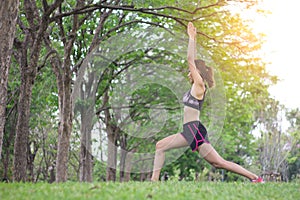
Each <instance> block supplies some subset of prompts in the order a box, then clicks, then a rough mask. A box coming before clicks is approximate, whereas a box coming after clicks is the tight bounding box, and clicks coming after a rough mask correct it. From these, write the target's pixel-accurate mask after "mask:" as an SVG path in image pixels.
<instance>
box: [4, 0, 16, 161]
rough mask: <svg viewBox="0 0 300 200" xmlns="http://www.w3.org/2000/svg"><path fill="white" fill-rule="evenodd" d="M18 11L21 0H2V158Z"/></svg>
mask: <svg viewBox="0 0 300 200" xmlns="http://www.w3.org/2000/svg"><path fill="white" fill-rule="evenodd" d="M18 11H19V0H14V1H11V0H2V1H1V2H0V19H1V20H0V21H1V24H0V29H1V31H0V44H1V46H0V65H1V66H0V160H1V152H2V143H3V135H4V125H5V110H6V100H7V81H8V72H9V67H10V63H11V54H12V47H13V42H14V38H15V32H16V21H17V16H18Z"/></svg>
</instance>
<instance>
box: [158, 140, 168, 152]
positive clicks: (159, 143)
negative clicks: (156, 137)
mask: <svg viewBox="0 0 300 200" xmlns="http://www.w3.org/2000/svg"><path fill="white" fill-rule="evenodd" d="M165 146H166V145H165V144H164V142H163V141H162V140H160V141H158V142H157V143H156V146H155V148H156V150H163V149H164V148H165Z"/></svg>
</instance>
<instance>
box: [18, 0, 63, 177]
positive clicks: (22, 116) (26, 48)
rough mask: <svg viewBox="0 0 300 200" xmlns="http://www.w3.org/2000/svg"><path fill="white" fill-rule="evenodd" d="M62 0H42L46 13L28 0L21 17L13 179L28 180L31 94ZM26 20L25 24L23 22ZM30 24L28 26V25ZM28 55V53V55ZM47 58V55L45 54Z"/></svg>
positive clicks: (25, 2) (19, 22)
mask: <svg viewBox="0 0 300 200" xmlns="http://www.w3.org/2000/svg"><path fill="white" fill-rule="evenodd" d="M61 2H62V1H61V0H57V1H55V2H54V3H53V4H51V5H48V3H47V2H46V1H43V10H44V13H42V14H40V13H39V9H38V5H37V2H35V1H31V0H25V1H24V2H23V4H22V7H21V10H22V11H24V13H25V16H23V15H21V13H19V14H20V16H19V18H20V20H19V21H18V27H19V31H20V32H21V33H23V34H24V35H22V37H21V35H18V36H17V38H16V39H15V41H16V42H15V48H16V49H17V51H18V54H17V58H16V60H18V61H19V62H20V63H19V65H20V71H21V86H20V97H19V102H18V120H17V125H16V138H15V144H14V180H15V181H26V176H27V174H26V170H27V153H28V149H27V144H28V137H29V119H30V105H31V97H32V87H33V84H34V81H35V78H36V75H37V71H38V70H39V68H41V67H43V62H42V65H39V59H40V53H41V49H42V42H43V37H44V36H45V33H46V30H47V29H48V26H49V22H50V21H49V19H50V15H51V14H52V12H53V11H54V10H55V9H56V8H57V7H58V6H59V5H60V3H61ZM23 20H24V21H25V22H26V23H24V21H23ZM25 24H26V25H28V26H26V25H25ZM28 55H29V56H28ZM45 59H47V56H46V57H45Z"/></svg>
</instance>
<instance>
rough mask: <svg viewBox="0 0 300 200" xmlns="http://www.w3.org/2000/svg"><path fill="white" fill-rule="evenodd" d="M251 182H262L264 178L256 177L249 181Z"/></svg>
mask: <svg viewBox="0 0 300 200" xmlns="http://www.w3.org/2000/svg"><path fill="white" fill-rule="evenodd" d="M251 182H252V183H264V179H263V178H262V177H258V178H257V179H254V180H252V181H251Z"/></svg>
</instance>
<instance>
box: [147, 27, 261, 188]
mask: <svg viewBox="0 0 300 200" xmlns="http://www.w3.org/2000/svg"><path fill="white" fill-rule="evenodd" d="M187 33H188V35H189V43H188V52H187V60H188V66H189V74H188V76H189V79H190V82H191V84H192V87H191V89H190V90H189V91H188V92H187V93H186V94H185V95H184V97H183V103H184V119H183V120H184V121H183V122H184V125H183V132H182V133H177V134H174V135H171V136H168V137H166V138H164V139H162V140H160V141H158V142H157V144H156V152H155V158H154V169H153V174H152V178H151V181H158V180H159V175H160V170H161V168H162V167H163V164H164V160H165V152H166V151H167V150H170V149H174V148H180V147H186V146H188V145H189V146H190V147H191V149H192V150H193V151H198V152H199V154H200V155H201V156H202V157H203V158H204V159H205V160H206V161H207V162H209V163H210V164H211V165H213V166H214V167H216V168H220V169H226V170H229V171H231V172H234V173H236V174H240V175H242V176H244V177H247V178H248V179H249V180H250V181H252V182H254V183H263V182H264V181H263V179H262V178H261V177H258V176H257V175H255V174H253V173H251V172H249V171H248V170H246V169H244V168H243V167H241V166H240V165H238V164H236V163H233V162H230V161H227V160H224V159H223V158H222V157H221V156H220V155H219V154H218V153H217V152H216V150H215V149H214V148H213V147H212V145H211V144H210V143H209V141H208V136H207V131H206V129H205V127H204V126H203V125H202V124H201V122H200V118H199V115H200V110H201V107H202V104H203V101H204V98H205V93H206V86H205V83H207V84H208V86H209V88H211V87H213V86H214V78H213V69H212V68H210V67H206V66H205V63H204V62H203V61H201V60H196V61H195V49H196V47H195V39H196V34H197V31H196V28H195V27H194V25H193V24H192V23H191V22H189V24H188V27H187Z"/></svg>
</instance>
